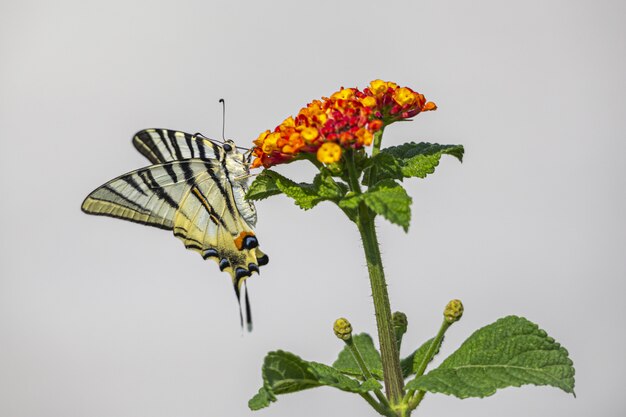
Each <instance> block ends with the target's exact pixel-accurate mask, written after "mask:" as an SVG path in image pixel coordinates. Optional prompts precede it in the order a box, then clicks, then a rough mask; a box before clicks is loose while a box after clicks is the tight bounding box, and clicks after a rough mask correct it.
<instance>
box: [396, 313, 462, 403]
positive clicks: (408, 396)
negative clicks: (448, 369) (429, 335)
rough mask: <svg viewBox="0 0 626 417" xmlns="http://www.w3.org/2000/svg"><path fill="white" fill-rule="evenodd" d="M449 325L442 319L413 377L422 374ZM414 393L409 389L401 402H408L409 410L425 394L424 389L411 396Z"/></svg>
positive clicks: (439, 345) (436, 350)
mask: <svg viewBox="0 0 626 417" xmlns="http://www.w3.org/2000/svg"><path fill="white" fill-rule="evenodd" d="M451 325H452V323H449V322H448V321H447V320H444V321H443V323H441V327H440V328H439V332H437V336H435V339H434V340H433V342H432V343H431V344H430V346H429V347H428V351H427V352H426V355H424V358H423V359H422V362H420V364H419V366H418V368H417V370H416V372H415V378H414V379H417V378H419V377H420V376H422V375H424V371H426V367H427V366H428V364H429V363H430V361H431V360H432V359H433V357H434V356H435V354H436V353H437V352H438V351H439V348H441V342H443V336H444V335H445V334H446V331H447V330H448V328H450V326H451ZM414 393H415V390H409V391H408V392H407V393H406V396H405V397H404V401H403V402H404V403H405V404H408V406H409V410H413V409H414V408H415V407H417V406H418V405H419V403H420V402H421V401H422V398H424V395H425V394H426V392H425V391H419V392H418V393H417V395H416V396H415V398H413V394H414Z"/></svg>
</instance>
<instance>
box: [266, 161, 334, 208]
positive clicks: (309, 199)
mask: <svg viewBox="0 0 626 417" xmlns="http://www.w3.org/2000/svg"><path fill="white" fill-rule="evenodd" d="M263 173H264V174H265V175H266V176H268V177H269V178H271V180H272V181H274V184H275V186H276V188H277V189H278V190H280V192H282V193H284V194H285V195H286V196H288V197H291V198H292V199H293V200H294V202H295V203H296V205H298V206H299V207H300V208H303V209H305V210H308V209H310V208H313V207H315V205H317V203H319V202H320V201H322V200H323V198H322V197H320V196H319V195H318V194H317V192H316V191H315V187H314V186H313V184H308V183H297V182H295V181H292V180H290V179H289V178H287V177H285V176H283V175H281V174H279V173H278V172H276V171H270V170H267V169H266V170H265V171H263Z"/></svg>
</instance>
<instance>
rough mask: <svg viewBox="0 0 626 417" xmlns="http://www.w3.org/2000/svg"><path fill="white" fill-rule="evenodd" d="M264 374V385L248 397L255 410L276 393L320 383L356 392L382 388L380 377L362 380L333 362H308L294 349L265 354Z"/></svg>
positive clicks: (252, 408)
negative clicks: (337, 366) (294, 352)
mask: <svg viewBox="0 0 626 417" xmlns="http://www.w3.org/2000/svg"><path fill="white" fill-rule="evenodd" d="M262 374H263V387H262V388H261V389H259V392H258V393H257V394H256V395H255V396H254V397H252V398H251V399H250V400H249V401H248V407H250V409H251V410H259V409H261V408H264V407H267V406H269V405H270V404H271V403H272V402H274V401H276V395H280V394H288V393H292V392H297V391H302V390H306V389H309V388H315V387H320V386H329V387H334V388H338V389H340V390H342V391H347V392H353V393H366V392H368V391H372V390H374V389H380V388H381V385H380V383H379V382H378V381H376V380H373V379H369V380H367V381H365V382H363V383H360V382H359V381H357V380H355V379H352V378H349V377H347V376H346V375H344V374H342V373H341V372H339V371H338V370H337V369H335V368H333V367H331V366H328V365H324V364H322V363H317V362H307V361H305V360H303V359H302V358H300V357H299V356H296V355H294V354H293V353H289V352H284V351H282V350H278V351H275V352H270V353H268V354H267V355H266V356H265V360H264V361H263V371H262Z"/></svg>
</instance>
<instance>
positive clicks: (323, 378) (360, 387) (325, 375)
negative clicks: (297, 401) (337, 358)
mask: <svg viewBox="0 0 626 417" xmlns="http://www.w3.org/2000/svg"><path fill="white" fill-rule="evenodd" d="M309 365H310V368H311V369H312V370H314V371H315V373H316V374H317V375H318V378H319V381H320V385H326V386H329V387H335V388H338V389H340V390H342V391H348V392H355V393H366V392H368V391H372V390H374V389H380V388H382V385H380V383H379V382H378V381H376V380H375V379H373V378H370V379H367V380H366V381H365V382H363V383H362V384H361V383H360V382H359V381H357V380H354V379H352V378H348V377H347V376H345V375H343V374H342V373H341V372H339V371H338V370H337V369H335V368H333V367H332V366H328V365H324V364H323V363H318V362H309Z"/></svg>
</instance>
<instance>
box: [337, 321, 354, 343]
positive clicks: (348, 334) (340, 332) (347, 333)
mask: <svg viewBox="0 0 626 417" xmlns="http://www.w3.org/2000/svg"><path fill="white" fill-rule="evenodd" d="M333 330H334V331H335V336H337V337H338V338H340V339H341V340H343V341H345V342H347V341H348V340H350V339H352V325H351V324H350V322H349V321H348V319H344V318H343V317H341V318H338V319H337V320H335V324H334V326H333Z"/></svg>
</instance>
